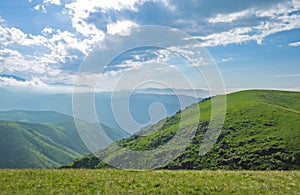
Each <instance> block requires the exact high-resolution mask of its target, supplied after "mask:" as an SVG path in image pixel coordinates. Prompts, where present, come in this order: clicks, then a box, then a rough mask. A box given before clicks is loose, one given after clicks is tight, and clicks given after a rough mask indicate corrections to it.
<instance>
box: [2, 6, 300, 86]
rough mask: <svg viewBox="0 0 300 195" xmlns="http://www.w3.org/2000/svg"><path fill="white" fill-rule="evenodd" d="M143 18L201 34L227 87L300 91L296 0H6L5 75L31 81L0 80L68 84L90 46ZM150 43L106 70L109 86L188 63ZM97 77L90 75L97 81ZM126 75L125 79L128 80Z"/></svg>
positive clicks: (196, 35)
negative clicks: (119, 81) (122, 78)
mask: <svg viewBox="0 0 300 195" xmlns="http://www.w3.org/2000/svg"><path fill="white" fill-rule="evenodd" d="M144 25H163V26H168V27H172V28H177V29H179V30H181V31H183V32H186V33H188V34H189V35H190V36H192V37H193V39H195V40H198V41H199V42H200V44H201V46H203V47H205V48H206V49H207V51H208V52H209V53H210V54H211V57H212V58H213V59H214V60H215V62H216V64H217V66H218V67H219V70H220V72H221V74H222V77H223V79H224V84H225V86H226V88H227V89H228V90H235V89H246V88H276V89H286V90H300V85H299V84H300V55H299V54H300V1H298V0H286V1H278V0H272V1H271V0H240V1H237V0H223V1H221V2H220V1H218V0H206V1H204V0H198V1H197V0H187V1H182V0H123V1H121V0H98V1H97V0H93V1H91V0H9V1H8V0H6V1H1V2H0V74H2V75H4V74H6V75H7V74H8V75H15V76H18V77H21V78H25V79H26V81H20V80H15V79H14V78H13V77H0V86H1V87H6V88H18V89H20V88H22V89H28V88H30V89H32V88H36V89H38V90H45V91H47V90H48V91H51V90H52V91H59V90H63V91H65V90H66V89H65V88H66V87H69V89H71V86H72V85H74V81H75V79H76V74H77V70H78V68H79V66H80V64H81V62H82V60H83V59H84V58H85V56H87V55H88V54H89V52H91V51H92V50H93V48H95V47H96V46H97V45H99V44H100V45H101V44H103V42H104V40H105V38H106V37H108V36H112V35H122V34H124V32H128V31H129V30H130V29H131V28H134V27H140V26H144ZM148 49H149V48H148ZM148 49H147V48H143V49H141V50H133V51H131V52H127V53H125V54H123V55H121V56H120V57H119V58H117V59H115V61H114V63H112V65H111V67H109V68H108V69H107V71H106V72H103V73H102V74H103V75H101V76H102V77H101V78H102V87H103V88H105V89H106V90H107V89H109V88H110V87H111V86H112V85H113V83H114V82H115V80H116V79H119V78H120V77H116V75H118V74H122V71H129V70H131V71H132V70H134V72H132V73H131V74H128V78H129V77H130V78H131V79H133V78H136V77H140V78H139V79H138V80H141V79H142V78H144V77H145V74H146V73H151V71H150V69H155V70H160V72H159V73H161V72H162V71H161V70H163V68H162V67H159V66H158V65H157V64H155V63H154V62H156V63H157V62H158V61H159V62H163V63H169V64H172V65H174V64H176V65H178V66H179V65H180V64H185V62H184V60H182V59H181V58H180V57H178V56H176V55H174V54H172V53H170V52H166V51H164V50H159V49H158V50H152V51H150V50H148ZM154 59H156V60H154ZM157 59H158V60H157ZM153 60H154V61H153ZM145 64H147V65H145ZM113 65H114V66H115V67H112V66H113ZM172 65H170V68H172ZM145 66H147V67H145ZM141 67H143V68H141ZM190 71H191V74H190V75H191V80H193V81H195V82H199V84H197V85H196V87H199V88H205V84H204V81H203V80H201V79H198V77H197V79H198V80H197V79H196V76H193V74H192V70H190ZM152 75H156V76H153V78H152V79H159V78H161V77H164V78H166V79H169V80H172V79H173V80H174V81H173V80H172V82H173V83H174V86H172V87H176V86H177V87H180V88H185V87H186V86H184V85H180V82H178V81H177V83H176V79H174V73H173V72H172V71H165V73H164V74H158V73H157V72H155V71H153V72H152ZM98 76H99V75H86V77H87V78H88V79H92V80H93V79H95V78H98ZM192 77H195V78H192ZM128 78H127V80H126V78H124V79H125V80H124V82H125V83H126V82H131V80H130V79H129V80H128ZM149 79H150V78H149Z"/></svg>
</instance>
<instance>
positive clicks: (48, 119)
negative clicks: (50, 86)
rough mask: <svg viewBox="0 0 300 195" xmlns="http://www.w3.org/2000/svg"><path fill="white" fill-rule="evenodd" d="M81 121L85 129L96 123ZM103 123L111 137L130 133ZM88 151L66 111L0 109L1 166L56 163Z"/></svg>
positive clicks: (48, 164) (37, 165)
mask: <svg viewBox="0 0 300 195" xmlns="http://www.w3.org/2000/svg"><path fill="white" fill-rule="evenodd" d="M8 120H9V121H8ZM82 125H84V126H85V130H86V131H94V130H95V128H97V127H96V126H97V125H95V124H88V123H83V122H82ZM102 127H103V130H104V131H105V132H106V134H107V135H108V137H110V138H111V139H112V140H114V141H116V140H120V139H121V138H124V137H128V136H129V134H128V133H127V132H125V131H120V130H117V129H113V128H110V127H107V126H105V125H102ZM88 153H89V150H88V149H87V147H86V146H85V145H84V143H83V142H82V140H81V138H80V136H79V134H78V132H77V129H76V126H75V123H74V120H73V118H72V117H70V116H68V115H64V114H60V113H57V112H48V111H20V110H14V111H5V112H0V168H36V167H47V168H50V167H57V166H61V165H63V164H66V163H69V162H71V161H73V160H74V159H76V158H78V157H80V156H82V155H85V154H88Z"/></svg>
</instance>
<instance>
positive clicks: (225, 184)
mask: <svg viewBox="0 0 300 195" xmlns="http://www.w3.org/2000/svg"><path fill="white" fill-rule="evenodd" d="M299 183H300V171H166V170H159V171H141V172H135V171H123V170H113V169H102V170H86V169H75V170H68V169H62V170H57V169H27V170H0V194H300V186H299Z"/></svg>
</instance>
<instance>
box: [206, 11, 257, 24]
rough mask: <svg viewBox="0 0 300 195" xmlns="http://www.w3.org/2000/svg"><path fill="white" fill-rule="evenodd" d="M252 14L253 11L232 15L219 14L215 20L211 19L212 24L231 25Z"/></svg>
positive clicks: (209, 20)
mask: <svg viewBox="0 0 300 195" xmlns="http://www.w3.org/2000/svg"><path fill="white" fill-rule="evenodd" d="M251 13H252V9H249V10H243V11H240V12H235V13H230V14H218V15H217V16H216V17H215V18H209V19H208V22H210V23H230V22H234V21H236V20H239V19H242V18H244V17H246V16H248V15H249V14H251Z"/></svg>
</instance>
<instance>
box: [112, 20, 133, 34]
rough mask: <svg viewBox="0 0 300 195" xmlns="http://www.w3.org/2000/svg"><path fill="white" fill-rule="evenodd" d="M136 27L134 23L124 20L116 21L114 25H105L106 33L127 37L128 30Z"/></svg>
mask: <svg viewBox="0 0 300 195" xmlns="http://www.w3.org/2000/svg"><path fill="white" fill-rule="evenodd" d="M136 26H138V25H137V24H136V23H134V22H132V21H129V20H124V21H118V22H116V23H111V24H108V25H107V33H108V34H111V35H115V34H121V35H128V34H129V31H130V28H132V27H136Z"/></svg>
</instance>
